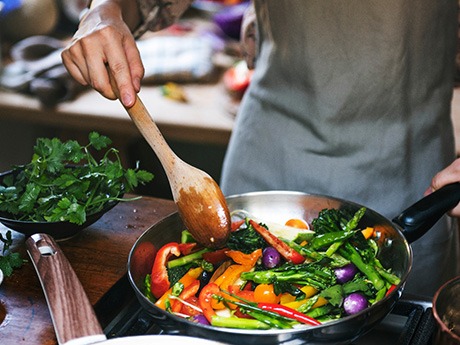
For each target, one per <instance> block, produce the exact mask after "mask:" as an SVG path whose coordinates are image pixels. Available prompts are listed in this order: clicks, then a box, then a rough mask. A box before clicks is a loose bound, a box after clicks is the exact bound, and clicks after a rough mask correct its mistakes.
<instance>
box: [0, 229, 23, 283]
mask: <svg viewBox="0 0 460 345" xmlns="http://www.w3.org/2000/svg"><path fill="white" fill-rule="evenodd" d="M0 241H1V242H2V243H3V250H2V256H0V270H2V272H3V274H4V275H5V276H7V277H9V276H11V275H12V274H13V270H14V269H16V268H21V266H22V264H23V263H24V262H25V260H23V259H22V257H21V254H19V253H13V252H11V251H10V247H11V245H12V244H13V238H12V235H11V231H10V230H8V231H7V232H6V234H5V237H4V236H3V235H2V234H1V233H0Z"/></svg>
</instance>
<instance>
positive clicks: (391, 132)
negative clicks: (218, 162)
mask: <svg viewBox="0 0 460 345" xmlns="http://www.w3.org/2000/svg"><path fill="white" fill-rule="evenodd" d="M255 5H256V12H257V21H258V33H259V53H258V56H257V60H256V70H255V74H254V79H253V82H252V83H251V85H250V87H249V89H248V91H247V93H246V95H245V97H244V99H243V102H242V105H241V108H240V111H239V113H238V115H237V119H236V125H235V129H234V131H233V133H232V137H231V140H230V144H229V147H228V152H227V155H226V158H225V161H224V166H223V174H222V181H221V187H222V189H223V191H224V193H225V194H226V195H231V194H237V193H243V192H250V191H258V190H295V191H303V192H308V193H319V194H325V195H330V196H335V197H340V198H344V199H347V200H351V201H354V202H357V203H360V204H363V205H366V206H368V207H369V208H372V209H374V210H375V211H377V212H379V213H381V214H382V215H384V216H386V217H388V218H392V217H394V216H395V215H397V214H399V212H400V211H402V210H403V209H404V208H406V207H407V206H409V205H411V204H412V203H413V202H415V201H416V200H418V199H420V198H421V197H422V196H423V193H424V191H425V190H426V189H427V187H428V186H429V185H430V181H431V179H432V177H433V176H434V175H435V174H436V173H437V172H438V171H440V170H441V169H442V168H444V167H446V166H447V165H448V164H450V163H451V162H452V161H453V159H454V158H455V149H454V137H453V129H452V123H451V119H450V104H451V97H452V89H453V77H454V70H455V64H454V59H455V52H456V38H457V31H456V30H457V1H456V0H439V1H432V0H387V1H357V0H349V1H339V0H337V1H333V0H329V1H323V0H315V1H308V0H290V1H280V0H256V1H255ZM451 223H452V222H451V221H450V222H449V218H448V217H445V219H443V220H442V221H440V222H439V223H438V224H437V225H436V229H433V230H431V231H430V232H429V233H428V234H427V235H425V236H424V237H423V238H422V239H420V240H418V241H416V242H414V243H413V244H412V248H413V249H414V254H415V256H414V267H413V269H412V273H411V276H410V278H409V280H408V284H407V286H406V289H407V290H406V291H409V292H413V293H417V294H425V295H432V294H433V293H434V291H435V289H436V288H437V287H439V286H440V285H441V283H443V282H444V281H445V280H446V279H448V278H449V277H451V276H452V275H455V274H457V273H458V271H457V268H456V267H457V266H458V263H459V259H458V255H457V254H458V253H457V252H458V241H457V232H456V231H453V230H452V224H451ZM427 272H429V274H427Z"/></svg>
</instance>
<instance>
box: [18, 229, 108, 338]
mask: <svg viewBox="0 0 460 345" xmlns="http://www.w3.org/2000/svg"><path fill="white" fill-rule="evenodd" d="M26 247H27V252H28V254H29V256H30V258H31V260H32V263H33V265H34V267H35V271H36V272H37V275H38V278H39V280H40V283H41V286H42V289H43V292H44V294H45V298H46V302H47V303H48V308H49V310H50V314H51V319H52V321H53V325H54V329H55V332H56V338H57V340H58V343H59V344H65V343H67V342H69V341H72V344H77V343H78V344H91V343H95V342H96V341H103V340H106V339H107V338H106V336H105V334H104V332H103V330H102V328H101V326H100V324H99V321H98V319H97V317H96V314H95V312H94V309H93V307H92V305H91V303H90V301H89V299H88V296H87V295H86V293H85V291H84V289H83V286H82V285H81V283H80V280H79V279H78V277H77V275H76V274H75V271H74V270H73V268H72V266H71V265H70V263H69V261H68V260H67V258H66V257H65V255H64V253H63V252H62V250H61V249H60V248H59V246H58V245H57V243H56V242H55V241H54V239H53V238H52V237H51V236H49V235H47V234H41V233H39V234H34V235H32V236H30V237H29V238H28V239H27V241H26Z"/></svg>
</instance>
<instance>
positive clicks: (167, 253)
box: [150, 242, 180, 298]
mask: <svg viewBox="0 0 460 345" xmlns="http://www.w3.org/2000/svg"><path fill="white" fill-rule="evenodd" d="M172 255H175V256H179V255H180V248H179V244H178V243H176V242H170V243H167V244H165V245H164V246H163V247H161V248H160V250H158V253H157V255H156V256H155V261H154V262H153V266H152V273H151V275H150V279H151V286H150V290H151V292H152V295H153V296H155V298H160V297H161V296H162V295H163V294H164V293H165V292H166V291H168V289H169V285H170V283H169V278H168V270H167V267H166V264H167V262H168V260H169V258H170V257H171V256H172Z"/></svg>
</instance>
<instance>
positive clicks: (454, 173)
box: [431, 159, 460, 190]
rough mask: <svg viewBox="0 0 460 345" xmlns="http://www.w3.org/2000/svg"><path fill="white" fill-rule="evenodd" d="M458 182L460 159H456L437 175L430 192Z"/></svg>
mask: <svg viewBox="0 0 460 345" xmlns="http://www.w3.org/2000/svg"><path fill="white" fill-rule="evenodd" d="M459 181H460V159H456V160H455V161H454V162H453V163H452V164H451V165H449V166H448V167H447V168H445V169H444V170H442V171H440V172H439V173H437V174H436V175H435V176H434V177H433V179H432V181H431V188H432V190H438V189H439V188H441V187H444V186H445V185H447V184H449V183H454V182H459Z"/></svg>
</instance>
